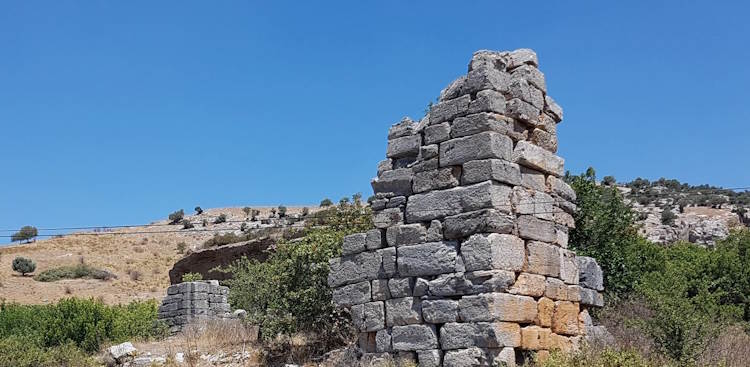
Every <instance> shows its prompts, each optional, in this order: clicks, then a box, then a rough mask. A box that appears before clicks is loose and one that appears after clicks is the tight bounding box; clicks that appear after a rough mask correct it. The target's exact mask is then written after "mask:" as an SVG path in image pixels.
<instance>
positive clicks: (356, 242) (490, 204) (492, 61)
mask: <svg viewBox="0 0 750 367" xmlns="http://www.w3.org/2000/svg"><path fill="white" fill-rule="evenodd" d="M537 66H538V61H537V56H536V54H535V53H534V52H533V51H531V50H528V49H521V50H516V51H512V52H495V51H478V52H476V53H475V54H474V56H473V57H472V59H471V62H470V63H469V72H468V74H467V75H466V76H462V77H460V78H459V79H457V80H456V81H454V82H452V83H451V84H450V85H449V86H448V87H447V88H445V89H444V90H443V91H442V92H441V93H440V99H439V102H438V103H437V104H435V105H433V106H431V108H430V111H429V113H428V115H427V116H426V117H425V118H424V119H422V121H420V122H419V123H416V122H413V121H411V120H409V119H408V118H407V119H404V120H402V121H401V122H399V123H397V124H395V125H393V126H392V127H391V128H390V131H389V132H388V147H387V151H386V157H387V159H386V160H384V161H382V162H380V164H379V165H378V174H377V178H375V179H374V180H373V181H372V188H373V190H374V191H375V195H376V200H375V201H374V202H373V203H372V209H373V211H374V222H375V226H376V227H377V229H374V230H371V231H369V232H366V233H358V234H354V235H350V236H347V237H346V238H345V239H344V242H343V254H342V257H340V258H336V259H333V260H332V261H331V263H330V266H331V271H330V275H329V278H328V284H329V286H331V287H332V288H333V300H334V302H335V303H336V305H337V306H339V307H345V308H349V309H350V311H351V315H352V319H353V322H354V325H355V326H356V327H357V328H358V330H359V331H360V337H359V346H360V348H361V349H362V350H363V352H365V354H364V356H363V359H365V360H369V361H370V362H372V361H375V360H382V361H389V360H392V359H394V358H395V359H397V360H403V359H406V360H409V359H411V360H416V361H418V363H419V366H452V367H456V366H489V365H495V364H497V365H502V364H501V363H505V364H506V365H509V366H514V365H515V363H516V360H517V359H519V360H520V359H522V358H523V356H524V355H526V354H527V353H526V354H525V353H524V351H536V353H539V354H540V355H541V356H544V355H545V354H547V353H548V352H549V351H550V350H554V349H562V350H564V351H568V350H571V349H574V348H577V346H578V345H579V343H580V341H581V340H582V338H583V337H584V336H585V335H588V334H594V333H597V332H599V329H597V328H598V327H595V326H593V325H592V323H591V318H590V317H589V311H588V310H589V308H590V307H596V306H602V305H603V298H602V294H601V293H600V292H601V291H603V289H604V288H603V285H602V272H601V268H600V267H599V266H598V265H597V264H596V261H594V260H593V259H591V258H584V257H576V255H575V253H573V252H572V251H570V250H568V249H567V247H568V231H569V229H570V228H572V227H573V226H574V222H573V216H572V215H571V214H572V213H573V212H574V210H575V209H576V208H575V204H573V202H574V201H575V192H574V191H573V190H572V189H571V188H570V186H568V185H567V184H566V183H565V182H564V181H562V180H561V179H560V176H561V175H562V174H563V159H562V158H560V157H558V156H557V155H556V154H555V153H556V151H557V135H556V127H557V124H558V123H559V122H560V121H561V120H562V117H563V113H562V109H561V108H560V106H558V105H557V104H556V103H555V101H554V100H553V99H552V98H550V97H549V96H548V95H547V86H546V84H545V81H544V75H543V74H542V73H541V72H540V71H539V70H538V69H537Z"/></svg>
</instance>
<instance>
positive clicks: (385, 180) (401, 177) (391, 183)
mask: <svg viewBox="0 0 750 367" xmlns="http://www.w3.org/2000/svg"><path fill="white" fill-rule="evenodd" d="M412 179H413V174H412V171H411V169H409V168H399V169H394V170H390V171H385V172H383V174H382V175H380V177H377V178H375V179H373V180H372V182H371V185H372V190H373V191H374V192H375V193H391V194H393V195H394V196H398V195H411V193H412Z"/></svg>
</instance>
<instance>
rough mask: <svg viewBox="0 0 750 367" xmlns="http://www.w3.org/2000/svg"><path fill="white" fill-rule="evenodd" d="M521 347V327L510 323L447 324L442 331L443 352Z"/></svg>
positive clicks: (441, 343) (441, 344)
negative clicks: (471, 348)
mask: <svg viewBox="0 0 750 367" xmlns="http://www.w3.org/2000/svg"><path fill="white" fill-rule="evenodd" d="M519 345H521V327H520V326H519V325H518V324H515V323H508V322H496V323H489V322H478V323H447V324H445V325H443V327H442V328H441V329H440V347H441V348H442V349H443V350H451V349H462V348H470V347H475V346H476V347H482V348H502V347H505V346H509V347H513V346H519Z"/></svg>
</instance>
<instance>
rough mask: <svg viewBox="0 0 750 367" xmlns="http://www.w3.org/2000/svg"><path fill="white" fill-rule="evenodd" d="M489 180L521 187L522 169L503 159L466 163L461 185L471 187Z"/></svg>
mask: <svg viewBox="0 0 750 367" xmlns="http://www.w3.org/2000/svg"><path fill="white" fill-rule="evenodd" d="M488 180H494V181H498V182H502V183H507V184H510V185H520V184H521V169H520V167H519V166H518V165H517V164H515V163H511V162H508V161H505V160H502V159H483V160H477V161H469V162H466V163H464V165H463V174H462V175H461V184H463V185H470V184H473V183H477V182H482V181H488Z"/></svg>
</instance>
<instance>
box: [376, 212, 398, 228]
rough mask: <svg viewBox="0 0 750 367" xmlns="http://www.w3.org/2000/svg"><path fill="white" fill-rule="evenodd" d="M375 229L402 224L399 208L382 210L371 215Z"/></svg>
mask: <svg viewBox="0 0 750 367" xmlns="http://www.w3.org/2000/svg"><path fill="white" fill-rule="evenodd" d="M372 222H373V223H374V224H375V227H376V228H388V227H391V226H394V225H396V224H399V223H403V222H404V213H403V211H401V209H400V208H389V209H383V210H381V211H379V212H375V213H373V215H372Z"/></svg>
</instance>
